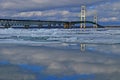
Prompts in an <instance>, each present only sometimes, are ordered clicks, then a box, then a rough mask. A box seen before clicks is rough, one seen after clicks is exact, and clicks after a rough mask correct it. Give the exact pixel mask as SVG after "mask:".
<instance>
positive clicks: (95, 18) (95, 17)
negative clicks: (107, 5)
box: [93, 12, 98, 28]
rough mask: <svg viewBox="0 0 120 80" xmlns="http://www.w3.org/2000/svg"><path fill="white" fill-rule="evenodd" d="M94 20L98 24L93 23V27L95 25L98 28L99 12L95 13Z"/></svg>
mask: <svg viewBox="0 0 120 80" xmlns="http://www.w3.org/2000/svg"><path fill="white" fill-rule="evenodd" d="M93 22H94V23H96V24H93V27H94V28H98V26H97V22H98V17H97V13H96V12H95V13H94V19H93Z"/></svg>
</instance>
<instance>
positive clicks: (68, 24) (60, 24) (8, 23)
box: [0, 19, 102, 28]
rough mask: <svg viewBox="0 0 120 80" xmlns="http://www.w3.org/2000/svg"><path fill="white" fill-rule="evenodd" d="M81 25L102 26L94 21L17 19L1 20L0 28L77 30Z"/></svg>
mask: <svg viewBox="0 0 120 80" xmlns="http://www.w3.org/2000/svg"><path fill="white" fill-rule="evenodd" d="M81 23H89V24H95V25H97V26H98V27H102V26H101V25H99V24H97V23H95V22H92V21H43V20H17V19H0V26H2V27H3V28H11V27H16V28H17V27H18V26H23V28H31V26H37V27H38V28H43V27H44V26H46V28H52V27H55V26H56V28H75V25H80V24H81Z"/></svg>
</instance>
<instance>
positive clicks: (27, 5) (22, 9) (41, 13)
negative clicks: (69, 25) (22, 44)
mask: <svg viewBox="0 0 120 80" xmlns="http://www.w3.org/2000/svg"><path fill="white" fill-rule="evenodd" d="M82 5H85V6H86V10H87V20H89V21H93V16H94V13H95V12H96V13H97V16H98V22H99V24H101V25H120V16H119V14H120V0H0V18H6V19H32V20H57V21H78V20H80V9H81V6H82Z"/></svg>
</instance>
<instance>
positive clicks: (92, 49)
mask: <svg viewBox="0 0 120 80" xmlns="http://www.w3.org/2000/svg"><path fill="white" fill-rule="evenodd" d="M119 47H120V44H109V45H107V44H77V43H57V44H55V43H53V44H2V43H1V44H0V79H1V80H4V79H5V80H9V79H12V80H23V79H24V80H119V79H120V62H119V61H120V49H119ZM8 73H9V74H8ZM4 76H8V77H4ZM16 77H17V79H16ZM8 78H9V79H8ZM14 78H15V79H14ZM18 78H19V79H18Z"/></svg>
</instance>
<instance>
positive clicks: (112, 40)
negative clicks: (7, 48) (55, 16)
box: [0, 28, 120, 44]
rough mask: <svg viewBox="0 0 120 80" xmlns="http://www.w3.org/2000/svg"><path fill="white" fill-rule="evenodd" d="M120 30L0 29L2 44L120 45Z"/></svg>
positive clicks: (0, 41)
mask: <svg viewBox="0 0 120 80" xmlns="http://www.w3.org/2000/svg"><path fill="white" fill-rule="evenodd" d="M119 39H120V29H91V28H90V29H85V30H84V29H82V30H80V29H11V28H10V29H0V43H46V42H54V43H59V42H74V43H75V42H77V43H101V44H117V43H118V44H119V43H120V40H119Z"/></svg>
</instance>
